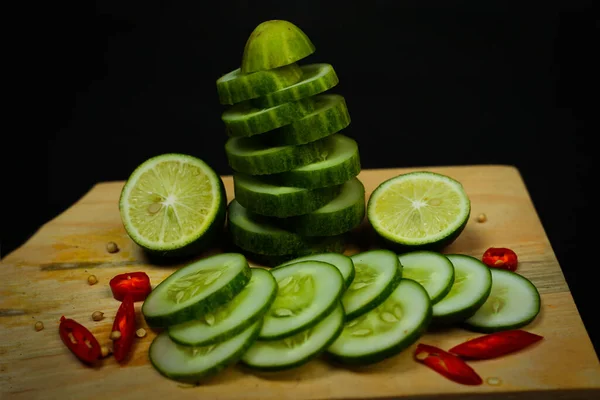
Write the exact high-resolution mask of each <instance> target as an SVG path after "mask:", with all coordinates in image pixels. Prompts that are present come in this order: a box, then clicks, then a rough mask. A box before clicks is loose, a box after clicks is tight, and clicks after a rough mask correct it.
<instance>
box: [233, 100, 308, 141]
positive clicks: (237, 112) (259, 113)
mask: <svg viewBox="0 0 600 400" xmlns="http://www.w3.org/2000/svg"><path fill="white" fill-rule="evenodd" d="M313 110H314V104H313V100H312V99H310V98H309V99H302V100H298V101H295V102H292V103H284V104H280V105H278V106H275V107H271V108H256V107H253V106H252V104H251V103H250V102H249V101H245V102H242V103H237V104H235V105H233V106H231V107H230V108H229V109H228V110H226V111H225V112H223V114H221V120H222V121H223V122H224V123H225V127H226V128H227V134H228V135H229V136H231V137H238V136H252V135H258V134H259V133H265V132H268V131H270V130H273V129H275V128H279V127H281V126H284V125H287V124H289V123H291V122H293V121H295V120H298V119H300V118H302V117H304V116H306V115H308V114H309V113H310V112H312V111H313Z"/></svg>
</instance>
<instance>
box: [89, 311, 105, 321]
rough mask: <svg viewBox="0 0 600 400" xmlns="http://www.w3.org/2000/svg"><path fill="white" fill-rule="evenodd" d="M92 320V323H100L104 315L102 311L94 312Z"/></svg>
mask: <svg viewBox="0 0 600 400" xmlns="http://www.w3.org/2000/svg"><path fill="white" fill-rule="evenodd" d="M92 319H93V320H94V321H101V320H102V319H104V313H103V312H102V311H94V313H93V314H92Z"/></svg>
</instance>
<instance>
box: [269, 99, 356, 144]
mask: <svg viewBox="0 0 600 400" xmlns="http://www.w3.org/2000/svg"><path fill="white" fill-rule="evenodd" d="M311 99H312V100H313V103H314V111H312V112H311V113H309V114H307V115H306V116H304V117H303V118H300V119H298V120H295V121H293V122H292V123H291V124H289V125H285V126H282V127H281V128H278V129H275V130H272V131H270V132H266V133H263V134H262V135H260V136H259V138H260V140H262V141H264V142H265V143H267V144H269V145H270V146H285V145H290V144H303V143H308V142H313V141H315V140H318V139H321V138H324V137H326V136H329V135H332V134H334V133H336V132H339V131H341V130H342V129H344V128H346V127H347V126H348V125H350V114H349V113H348V107H347V106H346V100H345V99H344V97H342V96H340V95H339V94H322V95H318V96H314V97H311Z"/></svg>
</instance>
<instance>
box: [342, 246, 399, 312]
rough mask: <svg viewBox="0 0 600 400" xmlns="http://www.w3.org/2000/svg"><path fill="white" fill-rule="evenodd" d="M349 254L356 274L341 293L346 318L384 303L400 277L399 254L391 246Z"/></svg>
mask: <svg viewBox="0 0 600 400" xmlns="http://www.w3.org/2000/svg"><path fill="white" fill-rule="evenodd" d="M351 258H352V262H353V263H354V269H355V271H356V275H355V276H354V280H352V284H351V285H350V287H349V288H348V290H346V291H345V292H344V295H343V296H342V304H343V306H344V311H345V312H346V320H347V321H350V320H352V319H354V318H358V317H360V316H361V315H364V314H366V313H367V312H369V311H371V310H372V309H374V308H375V307H377V306H379V305H380V304H381V303H383V302H384V301H385V299H387V298H388V296H389V295H390V293H392V292H393V291H394V289H396V286H398V283H399V282H400V279H401V278H402V266H401V265H400V261H398V256H397V255H396V253H394V252H392V251H390V250H369V251H364V252H362V253H358V254H354V255H353V256H351Z"/></svg>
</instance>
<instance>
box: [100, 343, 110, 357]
mask: <svg viewBox="0 0 600 400" xmlns="http://www.w3.org/2000/svg"><path fill="white" fill-rule="evenodd" d="M110 353H112V349H111V348H110V347H108V346H101V347H100V354H102V358H104V357H107V356H108V355H109V354H110Z"/></svg>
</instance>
